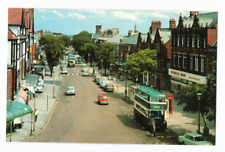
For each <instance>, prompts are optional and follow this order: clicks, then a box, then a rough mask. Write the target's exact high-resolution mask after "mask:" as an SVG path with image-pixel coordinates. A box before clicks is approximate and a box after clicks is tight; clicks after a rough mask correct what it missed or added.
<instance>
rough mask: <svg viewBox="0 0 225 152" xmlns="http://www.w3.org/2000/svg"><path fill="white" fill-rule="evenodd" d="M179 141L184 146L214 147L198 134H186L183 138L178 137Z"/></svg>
mask: <svg viewBox="0 0 225 152" xmlns="http://www.w3.org/2000/svg"><path fill="white" fill-rule="evenodd" d="M178 141H179V143H181V144H183V145H208V146H209V145H213V144H212V143H210V142H208V141H206V140H205V139H204V137H203V136H202V135H201V134H197V133H185V134H184V135H183V136H178Z"/></svg>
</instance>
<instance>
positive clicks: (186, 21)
mask: <svg viewBox="0 0 225 152" xmlns="http://www.w3.org/2000/svg"><path fill="white" fill-rule="evenodd" d="M193 21H194V20H192V19H184V20H183V25H184V27H192V24H193ZM212 21H213V19H211V18H199V26H200V27H206V25H207V26H211V25H212V24H211V23H212Z"/></svg>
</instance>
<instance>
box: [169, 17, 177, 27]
mask: <svg viewBox="0 0 225 152" xmlns="http://www.w3.org/2000/svg"><path fill="white" fill-rule="evenodd" d="M172 28H176V20H175V19H170V29H172Z"/></svg>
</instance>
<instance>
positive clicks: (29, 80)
mask: <svg viewBox="0 0 225 152" xmlns="http://www.w3.org/2000/svg"><path fill="white" fill-rule="evenodd" d="M38 79H39V75H37V74H29V73H27V74H26V76H25V77H24V80H26V84H30V85H34V84H37V83H38Z"/></svg>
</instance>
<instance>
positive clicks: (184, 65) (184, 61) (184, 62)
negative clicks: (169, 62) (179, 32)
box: [183, 55, 187, 69]
mask: <svg viewBox="0 0 225 152" xmlns="http://www.w3.org/2000/svg"><path fill="white" fill-rule="evenodd" d="M186 62H187V57H186V56H185V55H184V56H183V68H184V69H186V66H187V63H186Z"/></svg>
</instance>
